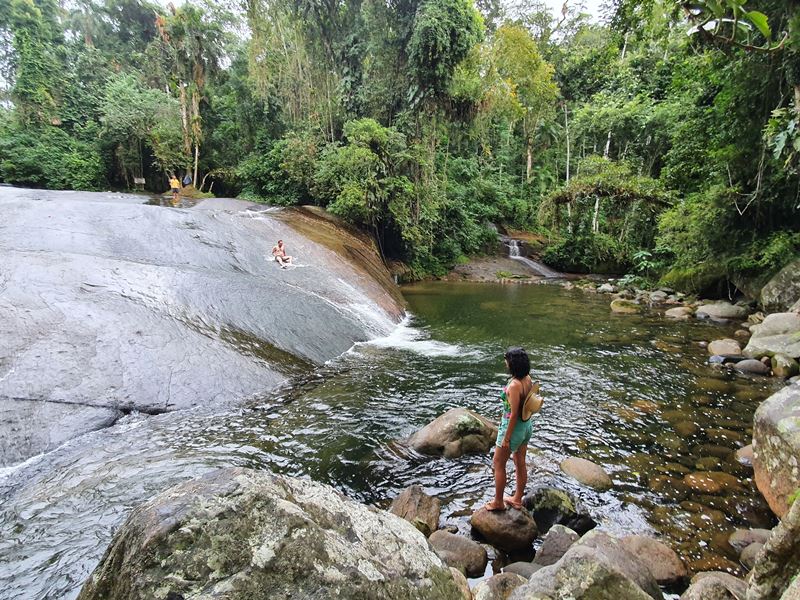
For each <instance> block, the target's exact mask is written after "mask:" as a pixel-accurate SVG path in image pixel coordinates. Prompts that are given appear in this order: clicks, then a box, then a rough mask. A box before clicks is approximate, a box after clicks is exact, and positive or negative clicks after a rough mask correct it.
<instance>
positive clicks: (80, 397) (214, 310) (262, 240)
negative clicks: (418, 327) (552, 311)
mask: <svg viewBox="0 0 800 600" xmlns="http://www.w3.org/2000/svg"><path fill="white" fill-rule="evenodd" d="M142 202H143V198H142V197H141V196H127V195H121V194H96V193H88V192H72V193H70V192H48V191H44V190H20V189H15V188H0V214H2V215H3V218H2V219H0V254H2V257H3V258H2V260H0V414H2V417H0V439H4V440H9V441H8V442H7V443H6V444H4V446H3V447H2V448H0V466H5V465H10V464H14V463H16V462H20V461H21V460H24V459H25V458H28V457H30V456H32V455H35V454H38V453H41V452H46V451H48V450H50V449H52V448H54V447H55V446H57V445H59V444H61V443H63V442H64V441H66V440H68V439H70V438H72V437H75V436H78V435H80V434H81V433H84V432H87V431H91V430H93V429H97V428H99V427H104V426H107V425H108V424H109V423H110V422H113V421H114V420H115V419H117V418H118V417H119V416H120V415H121V414H123V413H124V412H127V411H132V410H136V411H139V412H142V413H161V412H166V411H172V410H180V409H184V408H189V407H191V406H195V405H205V406H207V405H209V404H219V403H222V402H227V401H230V400H235V399H237V398H242V397H245V396H249V395H251V394H253V393H255V392H263V391H265V390H268V389H270V388H272V387H275V386H277V385H279V384H281V383H282V382H284V381H286V379H287V378H288V377H289V376H291V375H293V374H296V373H298V372H303V371H306V370H308V369H309V367H310V366H311V365H313V364H319V363H323V362H325V361H327V360H330V359H331V358H334V357H336V356H338V355H339V354H341V353H342V352H344V351H346V350H347V349H348V348H350V347H351V346H352V344H353V343H354V342H358V341H364V340H367V339H369V338H372V337H376V336H381V335H386V333H388V331H390V330H391V328H392V327H393V324H394V322H396V321H397V320H399V318H400V317H401V313H402V310H403V304H402V299H401V298H400V297H399V294H398V292H397V290H396V288H395V286H394V285H393V283H392V281H391V278H390V276H389V273H388V271H387V270H386V269H385V267H383V265H382V263H381V260H380V258H379V256H378V253H377V252H376V251H375V249H374V247H373V246H372V245H371V242H369V240H368V239H366V238H362V237H359V236H358V235H356V234H354V233H352V232H351V231H350V230H349V229H347V228H345V227H343V226H339V225H337V224H336V223H334V222H332V221H330V220H328V219H324V218H322V217H320V216H319V215H316V214H314V213H311V212H308V211H303V210H283V211H280V210H265V209H264V207H260V206H257V205H253V204H250V203H246V202H241V201H235V200H224V199H215V200H214V201H209V202H207V203H201V204H199V205H197V206H196V207H194V208H189V209H172V208H162V207H158V206H148V205H145V204H143V203H142ZM295 227H297V229H295ZM298 230H302V231H303V233H299V232H298ZM278 238H282V239H283V240H284V241H285V243H286V245H287V247H288V249H289V252H290V254H294V255H298V256H299V260H300V262H301V263H302V264H304V265H305V267H303V268H300V267H298V268H296V269H287V270H282V269H280V268H278V267H277V265H276V263H275V262H271V261H269V260H268V259H267V258H268V257H269V254H270V249H271V247H272V245H274V244H275V242H276V241H277V239H278ZM337 240H338V241H337Z"/></svg>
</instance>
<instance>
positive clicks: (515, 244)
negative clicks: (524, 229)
mask: <svg viewBox="0 0 800 600" xmlns="http://www.w3.org/2000/svg"><path fill="white" fill-rule="evenodd" d="M506 243H507V245H508V258H511V259H513V260H517V261H519V262H521V263H523V264H524V265H526V266H527V267H528V268H529V269H530V270H531V271H533V272H534V273H536V274H537V275H539V276H540V277H545V278H554V277H561V276H562V275H561V273H559V272H557V271H554V270H553V269H551V268H550V267H548V266H546V265H544V264H542V263H540V262H539V261H538V260H533V259H531V258H528V257H527V256H523V255H522V254H521V253H520V248H519V240H515V239H508V240H507V241H506Z"/></svg>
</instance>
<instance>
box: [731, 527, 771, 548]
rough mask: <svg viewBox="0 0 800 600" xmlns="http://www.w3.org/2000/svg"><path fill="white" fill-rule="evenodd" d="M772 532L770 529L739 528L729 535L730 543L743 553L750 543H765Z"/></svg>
mask: <svg viewBox="0 0 800 600" xmlns="http://www.w3.org/2000/svg"><path fill="white" fill-rule="evenodd" d="M771 534H772V531H770V530H769V529H737V530H736V531H734V532H733V533H732V534H731V535H730V537H728V543H729V544H730V545H731V546H732V547H733V549H734V550H736V552H738V553H741V552H742V551H743V550H744V549H745V548H747V546H749V545H750V544H754V543H759V544H765V543H766V542H767V540H768V539H769V536H770V535H771Z"/></svg>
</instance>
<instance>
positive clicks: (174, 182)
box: [169, 175, 181, 206]
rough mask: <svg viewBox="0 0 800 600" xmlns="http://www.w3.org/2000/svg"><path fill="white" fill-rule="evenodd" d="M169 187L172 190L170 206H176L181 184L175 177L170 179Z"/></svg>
mask: <svg viewBox="0 0 800 600" xmlns="http://www.w3.org/2000/svg"><path fill="white" fill-rule="evenodd" d="M169 187H170V188H172V205H173V206H177V204H178V194H180V191H181V182H180V180H179V179H178V178H177V177H176V176H175V175H173V176H172V177H171V178H170V180H169Z"/></svg>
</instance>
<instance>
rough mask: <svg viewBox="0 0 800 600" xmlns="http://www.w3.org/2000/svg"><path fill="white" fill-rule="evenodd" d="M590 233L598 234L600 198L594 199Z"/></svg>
mask: <svg viewBox="0 0 800 600" xmlns="http://www.w3.org/2000/svg"><path fill="white" fill-rule="evenodd" d="M592 233H600V196H595V197H594V216H593V217H592Z"/></svg>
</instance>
